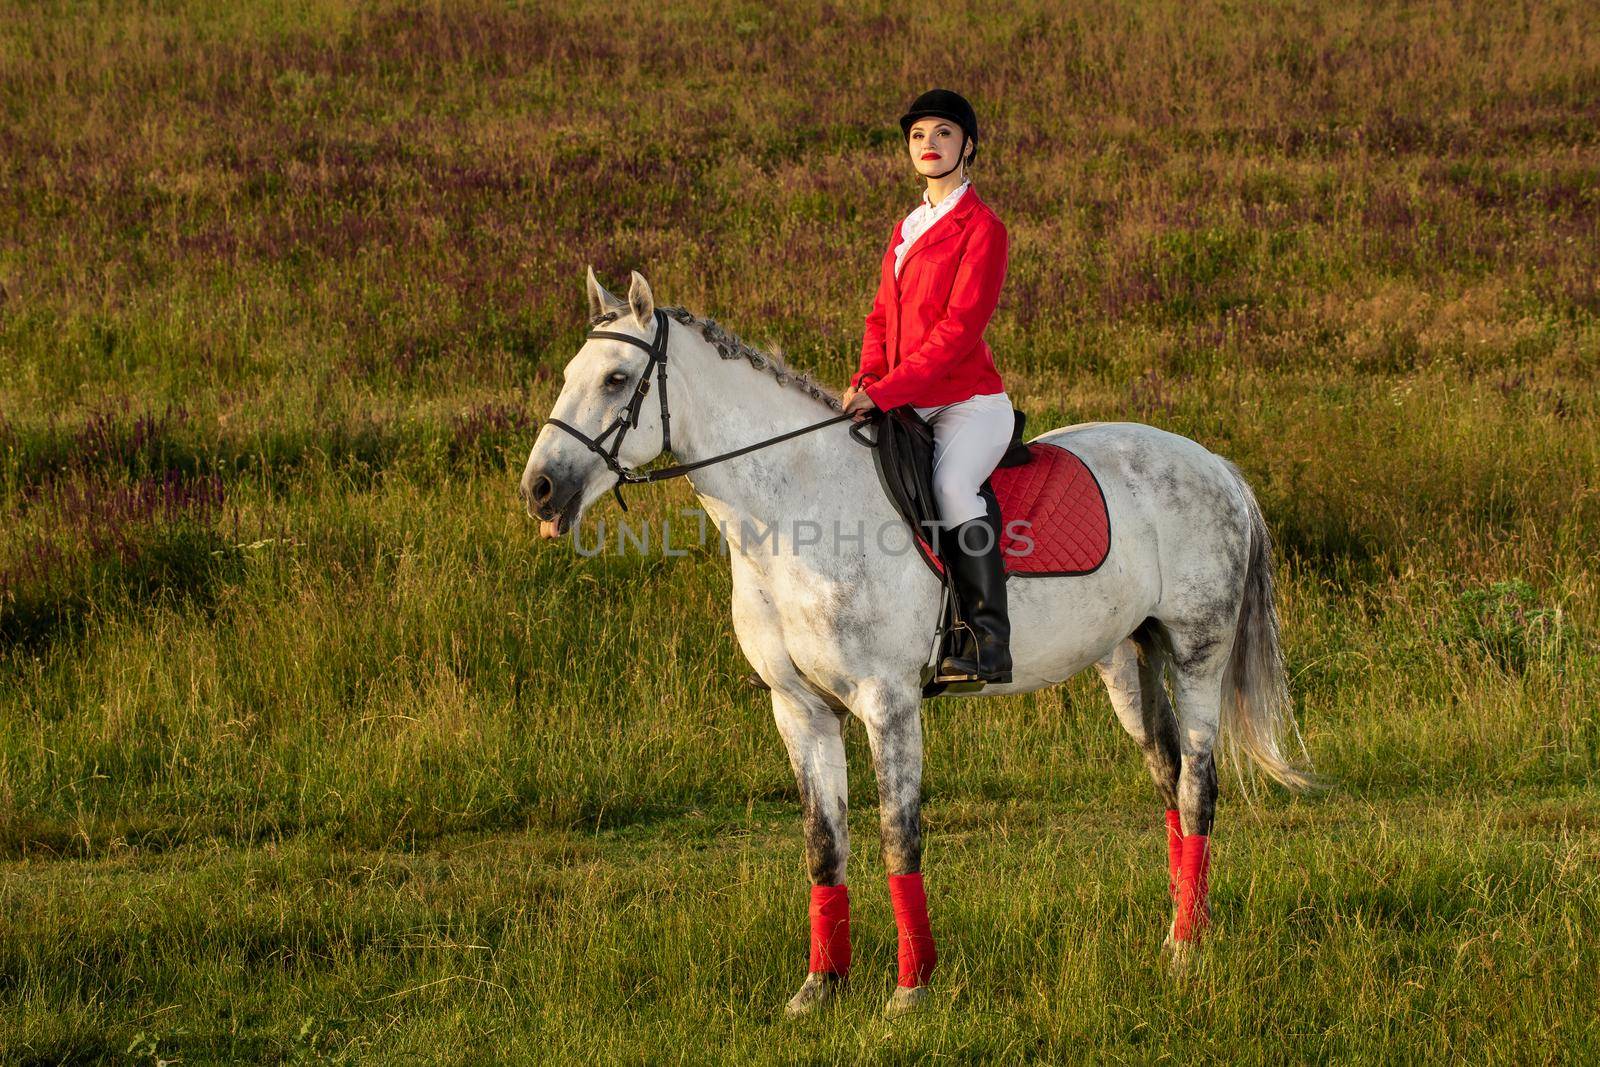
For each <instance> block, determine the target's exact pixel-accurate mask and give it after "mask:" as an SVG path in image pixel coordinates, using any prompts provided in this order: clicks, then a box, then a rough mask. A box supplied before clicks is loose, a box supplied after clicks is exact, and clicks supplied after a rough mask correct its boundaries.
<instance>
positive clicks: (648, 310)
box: [628, 271, 656, 330]
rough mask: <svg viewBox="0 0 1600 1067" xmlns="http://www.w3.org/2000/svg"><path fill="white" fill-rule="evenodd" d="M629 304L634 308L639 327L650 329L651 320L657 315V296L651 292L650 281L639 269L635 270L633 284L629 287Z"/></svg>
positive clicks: (634, 315)
mask: <svg viewBox="0 0 1600 1067" xmlns="http://www.w3.org/2000/svg"><path fill="white" fill-rule="evenodd" d="M628 304H629V306H631V307H632V308H633V318H634V321H635V322H637V323H638V324H639V329H641V330H648V329H649V328H650V326H651V321H650V320H651V319H653V318H655V316H656V298H655V297H654V296H652V295H651V294H650V283H649V282H647V281H645V280H644V275H643V274H640V273H639V272H638V271H634V272H633V284H632V285H630V286H629V287H628Z"/></svg>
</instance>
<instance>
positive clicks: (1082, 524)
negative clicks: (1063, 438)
mask: <svg viewBox="0 0 1600 1067" xmlns="http://www.w3.org/2000/svg"><path fill="white" fill-rule="evenodd" d="M1028 450H1029V451H1030V452H1031V453H1032V454H1033V459H1031V460H1030V461H1028V462H1027V463H1024V464H1022V465H1021V466H1019V467H997V468H995V471H994V473H993V474H991V475H990V476H989V484H990V485H992V486H993V487H994V495H995V499H996V500H998V501H999V502H1000V520H1001V521H1000V525H1001V529H1002V531H1003V532H1002V534H1001V538H1000V552H1001V558H1002V559H1003V560H1004V561H1005V566H1006V575H1007V576H1008V577H1009V576H1010V575H1013V574H1024V575H1030V576H1038V577H1044V576H1061V575H1069V574H1088V573H1089V572H1090V571H1093V570H1096V569H1098V568H1099V566H1100V564H1101V563H1103V562H1105V558H1106V553H1107V552H1108V551H1109V550H1110V548H1111V518H1110V516H1109V515H1108V514H1107V513H1106V498H1105V496H1104V494H1102V493H1101V492H1100V483H1099V482H1097V481H1095V479H1094V474H1093V473H1092V472H1091V471H1090V470H1089V468H1088V467H1086V466H1084V463H1083V460H1081V459H1079V458H1078V457H1077V456H1075V455H1073V454H1072V453H1071V452H1069V451H1067V450H1066V449H1065V448H1062V447H1061V446H1060V445H1049V444H1043V443H1036V444H1030V445H1029V446H1028ZM1018 520H1022V521H1023V522H1025V523H1026V525H1025V526H1023V525H1020V524H1019V523H1018ZM1013 530H1015V532H1016V534H1017V535H1019V536H1013ZM1030 542H1031V543H1030ZM917 548H918V549H919V550H920V551H921V552H922V556H923V559H925V560H927V561H928V564H929V565H930V566H931V567H933V569H934V570H935V571H937V572H938V573H940V574H943V573H944V563H943V562H942V561H941V560H940V559H939V558H938V556H936V555H934V553H933V550H932V549H931V548H930V547H929V545H928V543H927V542H926V541H924V540H923V539H922V538H920V537H918V538H917Z"/></svg>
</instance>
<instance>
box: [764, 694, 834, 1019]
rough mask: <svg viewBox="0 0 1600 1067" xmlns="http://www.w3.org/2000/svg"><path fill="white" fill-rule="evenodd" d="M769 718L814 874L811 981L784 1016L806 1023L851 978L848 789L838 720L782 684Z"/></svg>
mask: <svg viewBox="0 0 1600 1067" xmlns="http://www.w3.org/2000/svg"><path fill="white" fill-rule="evenodd" d="M772 714H773V718H774V719H775V720H776V722H777V725H778V733H779V734H780V735H782V737H783V743H784V746H785V747H786V748H787V749H788V752H789V764H790V766H792V767H793V768H794V777H795V782H796V783H797V784H798V785H799V787H800V808H801V813H802V820H803V823H804V826H805V839H806V866H807V867H808V868H810V872H811V961H810V967H809V973H808V974H807V975H806V980H805V984H804V985H802V986H801V987H800V990H799V992H797V993H796V994H795V995H794V996H793V997H791V998H790V1000H789V1004H788V1007H787V1008H786V1009H785V1010H786V1011H787V1013H788V1014H789V1015H803V1014H805V1013H807V1012H810V1011H814V1010H815V1009H817V1008H818V1007H820V1006H822V1005H823V1004H825V1003H826V1002H828V1001H829V1000H831V999H832V998H833V997H834V995H835V994H836V993H837V991H838V987H839V985H840V983H841V982H843V981H844V978H845V976H846V975H847V974H848V973H849V971H850V897H849V894H848V891H847V890H846V889H845V862H846V861H847V860H848V859H849V857H850V830H849V826H848V824H847V822H846V814H847V811H848V807H849V781H848V779H847V777H846V774H845V757H844V734H843V732H842V729H841V727H842V726H843V723H842V721H841V718H840V715H839V714H838V713H837V712H835V711H834V710H833V709H832V708H830V707H828V706H827V704H825V703H824V702H823V701H822V700H821V699H820V698H818V697H817V696H816V695H815V694H814V693H812V692H810V691H809V690H806V689H804V688H802V687H799V686H787V685H781V684H780V686H779V687H776V688H774V689H773V691H772Z"/></svg>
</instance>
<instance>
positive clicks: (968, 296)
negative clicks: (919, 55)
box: [843, 89, 1014, 682]
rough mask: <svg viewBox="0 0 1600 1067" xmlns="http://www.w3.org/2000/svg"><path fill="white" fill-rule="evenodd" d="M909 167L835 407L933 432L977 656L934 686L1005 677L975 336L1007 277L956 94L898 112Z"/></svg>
mask: <svg viewBox="0 0 1600 1067" xmlns="http://www.w3.org/2000/svg"><path fill="white" fill-rule="evenodd" d="M900 129H901V131H902V132H903V133H904V134H905V136H906V149H907V151H908V152H909V153H910V155H911V163H912V166H913V167H914V168H915V169H916V171H917V173H918V174H919V175H921V176H922V177H923V178H925V179H927V188H926V189H925V190H924V191H923V194H922V201H921V203H919V204H918V205H917V206H916V207H915V208H914V209H913V210H912V211H911V213H910V214H909V215H907V216H906V217H905V218H904V219H903V220H902V221H901V222H900V223H899V224H898V225H897V226H896V227H895V230H894V232H893V234H892V235H891V236H890V239H889V247H888V250H887V251H886V252H885V253H884V258H883V265H882V269H881V271H880V272H879V278H878V293H877V297H876V298H875V299H874V301H873V305H872V311H871V313H870V314H868V315H867V319H866V335H865V337H864V338H863V340H862V345H861V367H860V369H859V370H858V371H857V372H856V373H855V375H854V376H853V377H852V378H851V379H850V388H849V389H847V390H846V391H845V394H844V397H843V400H844V408H845V410H846V411H852V412H859V413H861V414H858V415H857V419H858V420H859V419H860V418H864V417H865V415H866V413H867V412H869V411H871V410H872V408H874V407H877V408H878V409H880V410H883V411H888V410H889V409H891V408H895V407H898V406H900V405H902V404H910V405H912V407H913V409H914V410H915V411H916V413H917V414H918V415H920V416H922V418H923V419H924V420H926V421H927V422H928V423H929V424H930V425H931V426H932V427H933V436H934V446H933V491H934V496H935V499H936V500H937V503H938V507H939V518H940V521H941V525H942V527H943V528H942V529H941V530H939V531H937V533H936V542H937V544H936V547H937V548H938V550H939V552H940V554H941V556H942V557H943V559H944V560H945V562H946V565H948V566H949V567H950V568H951V574H952V577H953V578H954V579H955V586H956V596H957V598H958V602H959V604H960V605H961V607H962V609H963V610H962V613H963V616H964V617H965V619H966V621H967V622H968V624H969V625H970V626H971V627H972V629H973V631H974V635H975V637H976V653H977V655H976V657H973V656H969V655H959V654H958V655H949V656H945V657H944V659H943V660H941V661H940V664H939V671H938V673H937V674H936V675H935V676H934V677H935V679H936V680H938V681H967V680H970V679H972V678H979V679H982V680H983V681H985V682H1009V681H1010V680H1011V653H1010V647H1009V646H1010V623H1009V620H1008V616H1007V614H1006V574H1005V566H1004V563H1003V562H1002V560H1001V556H1000V511H999V506H998V504H997V503H996V502H995V500H994V496H993V494H992V493H980V492H979V487H980V486H981V485H982V484H983V482H984V480H985V479H986V478H988V477H989V475H990V474H992V473H993V472H994V469H995V466H996V464H998V463H999V462H1000V458H1001V456H1002V455H1004V454H1005V451H1006V447H1007V446H1008V445H1009V444H1010V442H1011V434H1012V431H1013V427H1014V415H1013V412H1012V408H1011V400H1010V398H1009V397H1007V396H1006V393H1005V386H1004V385H1003V384H1002V383H1001V380H1000V374H999V372H998V371H997V370H996V369H995V365H994V358H993V355H992V354H991V353H990V351H989V346H988V344H987V343H986V342H985V341H984V339H983V330H984V327H985V326H987V325H988V322H989V318H990V316H991V315H992V314H993V313H994V309H995V305H996V303H997V302H998V301H999V297H1000V285H1001V282H1003V281H1004V280H1005V273H1006V251H1007V239H1006V229H1005V227H1004V226H1003V225H1001V223H1000V219H999V218H998V217H997V216H996V215H995V213H994V211H993V210H991V209H990V207H989V205H988V204H986V203H984V202H983V201H982V200H981V199H979V197H978V193H977V190H976V189H974V188H973V187H972V183H971V180H970V179H969V177H968V175H967V166H968V164H970V163H971V162H972V159H973V157H974V156H975V155H976V154H977V146H978V118H977V115H976V114H975V113H974V112H973V110H972V105H971V104H969V103H967V101H966V100H964V99H963V98H962V97H961V96H960V95H959V94H957V93H954V92H951V91H950V90H948V89H932V90H929V91H928V92H926V93H923V94H922V95H921V96H919V97H917V99H916V100H914V101H913V102H912V104H911V108H910V110H908V111H907V112H906V113H905V114H904V115H902V116H900Z"/></svg>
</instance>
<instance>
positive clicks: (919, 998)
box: [883, 985, 928, 1019]
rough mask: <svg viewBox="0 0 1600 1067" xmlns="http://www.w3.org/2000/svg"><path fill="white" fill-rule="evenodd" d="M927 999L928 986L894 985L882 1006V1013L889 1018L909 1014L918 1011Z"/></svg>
mask: <svg viewBox="0 0 1600 1067" xmlns="http://www.w3.org/2000/svg"><path fill="white" fill-rule="evenodd" d="M927 1000H928V987H927V986H925V985H919V986H896V987H895V990H894V994H893V995H892V996H890V997H889V1003H887V1004H885V1005H884V1006H883V1014H884V1015H885V1016H887V1017H888V1018H891V1019H893V1018H894V1017H895V1016H897V1015H909V1014H910V1013H912V1012H914V1011H920V1010H921V1009H922V1007H923V1005H924V1004H926V1003H927Z"/></svg>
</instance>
